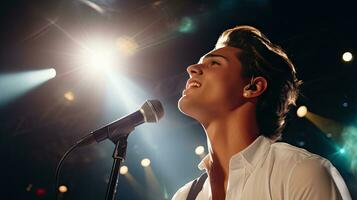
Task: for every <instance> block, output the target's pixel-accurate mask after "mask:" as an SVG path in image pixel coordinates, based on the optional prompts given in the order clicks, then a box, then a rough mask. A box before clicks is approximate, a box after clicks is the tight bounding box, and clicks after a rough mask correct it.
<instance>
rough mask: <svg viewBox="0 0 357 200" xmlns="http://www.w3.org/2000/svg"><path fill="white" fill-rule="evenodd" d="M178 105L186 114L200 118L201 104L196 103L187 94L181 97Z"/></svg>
mask: <svg viewBox="0 0 357 200" xmlns="http://www.w3.org/2000/svg"><path fill="white" fill-rule="evenodd" d="M177 107H178V109H179V110H180V111H181V112H182V113H183V114H184V115H187V116H189V117H192V118H193V119H196V120H198V118H199V117H198V113H199V111H198V110H197V108H198V107H200V106H199V105H197V104H195V103H194V102H193V101H192V100H191V99H188V98H187V96H182V97H181V98H180V99H179V101H178V103H177Z"/></svg>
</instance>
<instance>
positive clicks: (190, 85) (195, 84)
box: [186, 80, 201, 89]
mask: <svg viewBox="0 0 357 200" xmlns="http://www.w3.org/2000/svg"><path fill="white" fill-rule="evenodd" d="M199 87H201V83H200V82H198V81H194V80H189V81H188V82H187V84H186V89H190V88H199Z"/></svg>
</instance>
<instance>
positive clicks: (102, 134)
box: [77, 100, 164, 145]
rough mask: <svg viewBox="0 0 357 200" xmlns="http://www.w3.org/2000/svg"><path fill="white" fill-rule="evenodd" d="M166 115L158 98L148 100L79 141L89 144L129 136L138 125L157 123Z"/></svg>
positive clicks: (79, 142) (82, 143) (81, 143)
mask: <svg viewBox="0 0 357 200" xmlns="http://www.w3.org/2000/svg"><path fill="white" fill-rule="evenodd" d="M163 115H164V108H163V107H162V104H161V102H160V101H158V100H146V101H145V103H144V104H143V105H142V106H141V108H140V109H139V110H137V111H136V112H133V113H131V114H129V115H127V116H125V117H122V118H120V119H118V120H116V121H114V122H112V123H109V124H107V125H105V126H103V127H102V128H99V129H97V130H95V131H93V132H91V133H90V134H89V135H87V136H85V137H84V138H82V139H81V140H79V141H78V142H77V144H79V145H87V144H91V143H94V142H97V143H99V142H101V141H103V140H105V139H108V138H109V139H111V140H112V141H113V140H116V139H118V138H120V137H127V136H128V135H129V134H130V132H132V131H133V130H134V129H135V127H136V126H139V125H140V124H142V123H145V122H149V123H156V122H158V121H159V120H160V119H161V118H162V116H163Z"/></svg>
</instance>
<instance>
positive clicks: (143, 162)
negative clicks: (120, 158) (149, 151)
mask: <svg viewBox="0 0 357 200" xmlns="http://www.w3.org/2000/svg"><path fill="white" fill-rule="evenodd" d="M149 165H150V160H149V159H148V158H144V159H142V160H141V166H143V167H148V166H149Z"/></svg>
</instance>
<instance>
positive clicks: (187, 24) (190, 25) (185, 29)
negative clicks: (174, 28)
mask: <svg viewBox="0 0 357 200" xmlns="http://www.w3.org/2000/svg"><path fill="white" fill-rule="evenodd" d="M178 30H179V32H181V33H192V32H193V31H194V30H195V24H194V21H193V20H192V19H191V18H189V17H184V18H182V20H181V23H180V26H179V28H178Z"/></svg>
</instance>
